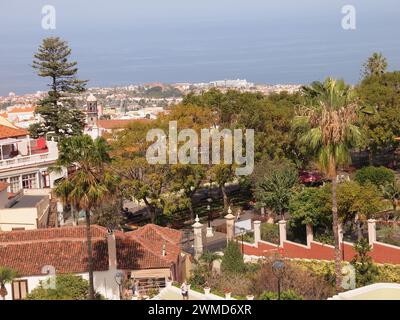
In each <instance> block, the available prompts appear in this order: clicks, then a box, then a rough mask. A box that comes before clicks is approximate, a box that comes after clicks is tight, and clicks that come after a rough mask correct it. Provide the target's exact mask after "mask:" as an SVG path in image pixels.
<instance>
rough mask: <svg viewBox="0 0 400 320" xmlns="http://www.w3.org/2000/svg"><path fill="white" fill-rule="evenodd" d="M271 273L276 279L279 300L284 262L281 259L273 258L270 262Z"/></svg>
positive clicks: (279, 298)
mask: <svg viewBox="0 0 400 320" xmlns="http://www.w3.org/2000/svg"><path fill="white" fill-rule="evenodd" d="M272 273H273V274H274V276H275V277H276V278H277V279H278V300H281V280H282V278H283V275H284V273H285V263H284V262H283V260H275V261H274V263H273V264H272Z"/></svg>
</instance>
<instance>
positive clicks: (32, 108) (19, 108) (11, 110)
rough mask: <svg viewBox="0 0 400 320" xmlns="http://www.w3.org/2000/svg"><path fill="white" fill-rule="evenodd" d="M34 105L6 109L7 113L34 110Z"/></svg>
mask: <svg viewBox="0 0 400 320" xmlns="http://www.w3.org/2000/svg"><path fill="white" fill-rule="evenodd" d="M35 110H36V106H26V107H15V108H12V109H10V110H8V113H26V112H35Z"/></svg>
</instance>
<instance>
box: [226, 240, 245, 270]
mask: <svg viewBox="0 0 400 320" xmlns="http://www.w3.org/2000/svg"><path fill="white" fill-rule="evenodd" d="M221 270H222V272H231V273H242V272H244V271H245V270H246V264H245V263H244V261H243V255H242V253H241V251H240V246H239V245H238V244H237V243H236V242H235V241H229V243H228V245H227V246H226V248H225V250H224V256H223V257H222V262H221Z"/></svg>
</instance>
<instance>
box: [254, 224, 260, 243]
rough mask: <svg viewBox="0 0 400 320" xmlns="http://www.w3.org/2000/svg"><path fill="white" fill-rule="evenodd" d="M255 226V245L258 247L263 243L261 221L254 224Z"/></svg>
mask: <svg viewBox="0 0 400 320" xmlns="http://www.w3.org/2000/svg"><path fill="white" fill-rule="evenodd" d="M253 224H254V243H255V245H256V246H257V245H258V243H259V242H260V241H261V221H259V220H256V221H254V222H253Z"/></svg>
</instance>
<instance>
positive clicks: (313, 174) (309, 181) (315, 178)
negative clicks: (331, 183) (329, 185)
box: [299, 171, 324, 186]
mask: <svg viewBox="0 0 400 320" xmlns="http://www.w3.org/2000/svg"><path fill="white" fill-rule="evenodd" d="M299 179H300V182H301V183H303V184H305V185H307V186H320V185H322V184H323V183H324V179H323V176H322V174H321V173H320V172H318V171H301V172H300V174H299Z"/></svg>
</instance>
